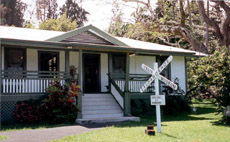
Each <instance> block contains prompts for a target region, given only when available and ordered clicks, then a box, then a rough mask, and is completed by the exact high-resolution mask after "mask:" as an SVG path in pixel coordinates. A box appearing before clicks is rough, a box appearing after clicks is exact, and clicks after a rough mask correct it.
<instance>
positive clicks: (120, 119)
mask: <svg viewBox="0 0 230 142" xmlns="http://www.w3.org/2000/svg"><path fill="white" fill-rule="evenodd" d="M126 121H135V122H140V118H139V117H112V118H109V117H108V118H95V119H76V120H75V122H76V123H78V124H86V123H109V122H126Z"/></svg>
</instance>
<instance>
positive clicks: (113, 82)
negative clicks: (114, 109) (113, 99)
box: [108, 75, 125, 98]
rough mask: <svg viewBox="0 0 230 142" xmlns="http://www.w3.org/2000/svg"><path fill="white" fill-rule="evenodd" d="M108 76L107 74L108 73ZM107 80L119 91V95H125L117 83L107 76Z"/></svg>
mask: <svg viewBox="0 0 230 142" xmlns="http://www.w3.org/2000/svg"><path fill="white" fill-rule="evenodd" d="M108 76H109V75H108ZM109 82H110V83H111V84H112V85H113V86H114V87H115V89H116V90H117V91H118V92H119V93H120V95H121V96H122V97H123V98H124V97H125V95H124V93H123V92H122V90H121V89H120V87H119V86H118V85H117V83H116V82H115V81H114V80H113V79H112V78H111V77H110V76H109Z"/></svg>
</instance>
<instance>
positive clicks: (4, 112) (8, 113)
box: [1, 101, 17, 123]
mask: <svg viewBox="0 0 230 142" xmlns="http://www.w3.org/2000/svg"><path fill="white" fill-rule="evenodd" d="M16 103H17V102H16V101H4V102H1V121H2V123H9V122H14V121H15V120H14V118H13V111H14V109H15V105H16Z"/></svg>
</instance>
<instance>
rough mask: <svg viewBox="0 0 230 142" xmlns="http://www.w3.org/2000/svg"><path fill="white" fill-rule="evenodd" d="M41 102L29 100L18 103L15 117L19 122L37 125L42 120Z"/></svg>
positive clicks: (14, 113)
mask: <svg viewBox="0 0 230 142" xmlns="http://www.w3.org/2000/svg"><path fill="white" fill-rule="evenodd" d="M38 104H39V101H35V100H32V99H31V100H28V101H20V102H17V104H16V106H15V110H14V112H13V116H14V118H15V119H16V121H17V122H21V123H36V122H39V121H40V120H41V117H40V112H39V105H38Z"/></svg>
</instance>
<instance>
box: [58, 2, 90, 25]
mask: <svg viewBox="0 0 230 142" xmlns="http://www.w3.org/2000/svg"><path fill="white" fill-rule="evenodd" d="M60 10H61V12H60V14H61V15H63V14H66V16H67V18H71V19H72V21H74V20H76V21H77V26H78V27H82V26H83V25H84V22H86V21H88V19H87V14H89V12H87V11H86V10H85V9H83V8H82V7H81V6H79V5H78V3H77V2H76V1H75V0H66V2H65V4H64V5H63V6H62V8H61V9H60Z"/></svg>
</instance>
